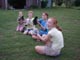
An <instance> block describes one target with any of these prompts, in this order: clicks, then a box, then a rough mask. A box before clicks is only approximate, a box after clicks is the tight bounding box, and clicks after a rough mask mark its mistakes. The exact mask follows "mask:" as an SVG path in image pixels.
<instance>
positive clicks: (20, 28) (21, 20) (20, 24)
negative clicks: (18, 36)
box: [16, 11, 24, 32]
mask: <svg viewBox="0 0 80 60" xmlns="http://www.w3.org/2000/svg"><path fill="white" fill-rule="evenodd" d="M17 21H18V26H17V28H16V31H20V32H22V31H23V29H24V16H23V14H22V12H21V11H20V12H19V17H18V19H17Z"/></svg>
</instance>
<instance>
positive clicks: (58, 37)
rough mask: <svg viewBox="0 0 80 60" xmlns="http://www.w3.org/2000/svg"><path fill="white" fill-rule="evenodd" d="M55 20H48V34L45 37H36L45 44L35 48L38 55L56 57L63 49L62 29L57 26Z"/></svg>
mask: <svg viewBox="0 0 80 60" xmlns="http://www.w3.org/2000/svg"><path fill="white" fill-rule="evenodd" d="M57 23H58V22H57V20H56V19H55V18H49V19H48V23H47V24H48V28H49V32H48V34H47V35H44V36H40V35H39V34H38V37H39V38H40V39H41V40H42V41H43V42H44V43H45V45H44V46H36V47H35V50H36V52H37V53H39V54H44V55H49V56H58V55H60V52H61V49H62V48H63V47H64V40H63V34H62V29H61V28H60V27H59V26H58V25H57Z"/></svg>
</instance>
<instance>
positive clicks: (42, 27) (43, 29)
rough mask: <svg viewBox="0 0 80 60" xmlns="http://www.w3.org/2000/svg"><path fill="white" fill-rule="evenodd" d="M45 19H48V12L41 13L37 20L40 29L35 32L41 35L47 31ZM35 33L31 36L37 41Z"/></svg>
mask: <svg viewBox="0 0 80 60" xmlns="http://www.w3.org/2000/svg"><path fill="white" fill-rule="evenodd" d="M47 20H48V14H47V13H42V18H41V19H39V20H38V24H39V26H40V30H39V33H37V34H39V35H41V36H43V35H45V34H47V33H48V27H47ZM37 34H36V35H32V38H33V39H37V41H39V38H38V36H37Z"/></svg>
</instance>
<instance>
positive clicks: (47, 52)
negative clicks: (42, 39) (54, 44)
mask: <svg viewBox="0 0 80 60" xmlns="http://www.w3.org/2000/svg"><path fill="white" fill-rule="evenodd" d="M60 51H61V49H55V50H53V49H51V48H50V47H48V46H44V51H43V52H44V54H45V55H49V56H58V55H60Z"/></svg>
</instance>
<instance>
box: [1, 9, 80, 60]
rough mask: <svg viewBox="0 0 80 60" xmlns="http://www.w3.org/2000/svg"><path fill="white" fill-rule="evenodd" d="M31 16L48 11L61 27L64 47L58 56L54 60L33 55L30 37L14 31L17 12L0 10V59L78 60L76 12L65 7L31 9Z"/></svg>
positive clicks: (79, 16) (78, 19)
mask: <svg viewBox="0 0 80 60" xmlns="http://www.w3.org/2000/svg"><path fill="white" fill-rule="evenodd" d="M27 11H28V10H23V13H24V16H25V17H27ZM33 11H34V12H35V13H34V14H35V16H39V17H41V13H42V12H48V14H49V16H50V17H56V18H57V20H58V22H59V25H60V26H61V27H62V28H63V35H64V42H65V47H64V48H63V50H62V55H61V56H59V57H57V58H55V57H49V56H44V55H39V54H37V53H36V52H35V50H34V47H35V46H36V45H43V44H42V42H36V41H34V40H33V39H32V38H31V37H30V36H26V35H23V34H22V33H20V32H16V26H17V22H16V19H17V16H18V10H0V60H80V10H76V9H68V8H52V9H37V10H36V9H33Z"/></svg>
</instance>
